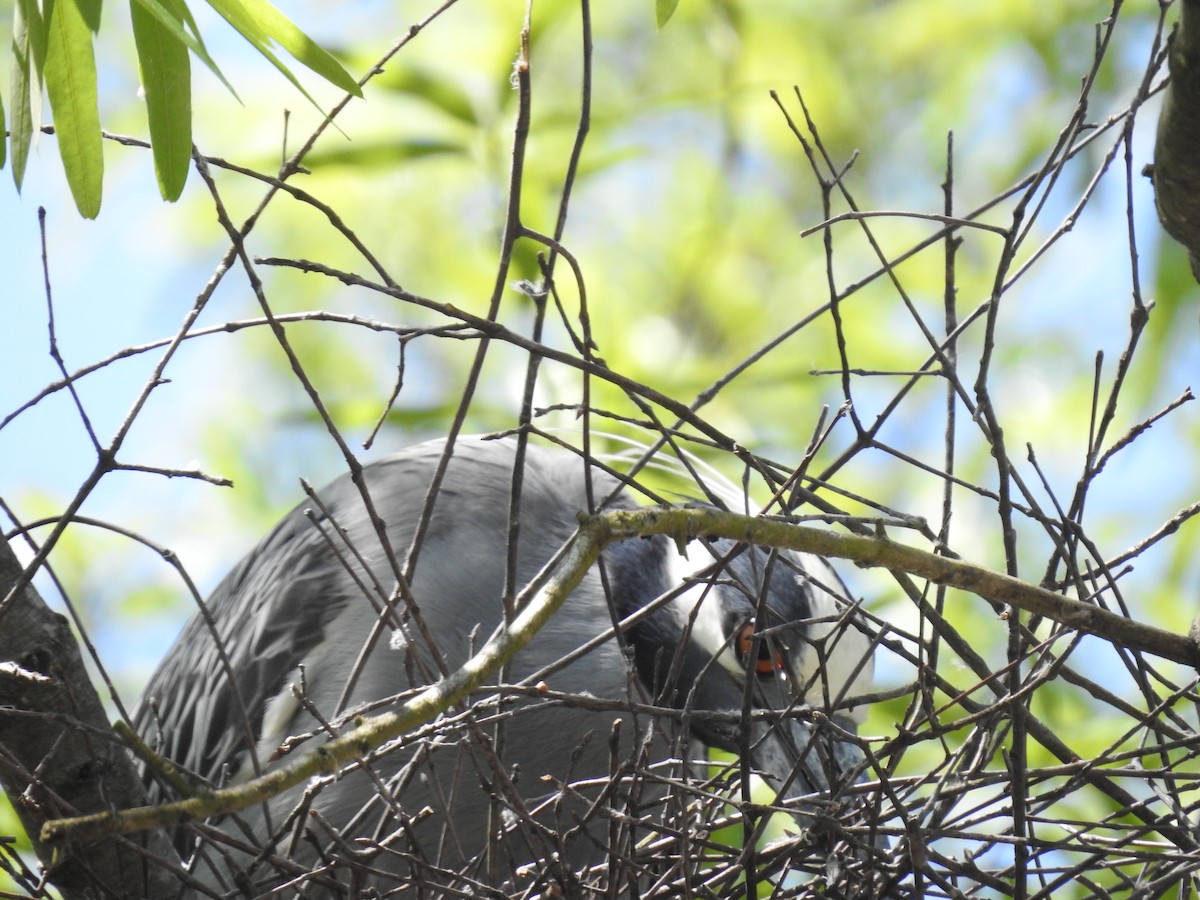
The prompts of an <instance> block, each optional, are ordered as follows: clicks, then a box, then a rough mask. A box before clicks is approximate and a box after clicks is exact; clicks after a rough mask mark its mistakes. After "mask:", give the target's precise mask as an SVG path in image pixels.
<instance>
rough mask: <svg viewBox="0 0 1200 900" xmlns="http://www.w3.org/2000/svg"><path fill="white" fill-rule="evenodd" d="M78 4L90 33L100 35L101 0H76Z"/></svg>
mask: <svg viewBox="0 0 1200 900" xmlns="http://www.w3.org/2000/svg"><path fill="white" fill-rule="evenodd" d="M76 2H77V3H78V4H79V15H80V16H82V17H83V21H84V23H85V24H86V25H87V27H88V31H90V32H91V33H92V34H99V32H100V7H101V0H76Z"/></svg>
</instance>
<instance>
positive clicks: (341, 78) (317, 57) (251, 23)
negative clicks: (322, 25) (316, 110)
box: [208, 0, 362, 100]
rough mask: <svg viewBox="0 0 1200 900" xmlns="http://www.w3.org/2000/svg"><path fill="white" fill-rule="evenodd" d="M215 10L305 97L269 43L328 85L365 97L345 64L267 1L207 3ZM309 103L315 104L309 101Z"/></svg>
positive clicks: (227, 0)
mask: <svg viewBox="0 0 1200 900" xmlns="http://www.w3.org/2000/svg"><path fill="white" fill-rule="evenodd" d="M208 5H209V6H211V7H212V8H213V9H215V10H216V11H217V12H218V13H220V14H221V16H222V17H223V18H224V19H225V20H226V21H227V22H228V23H229V24H230V25H232V26H233V27H234V28H236V29H237V30H238V31H239V32H240V33H241V35H242V37H244V38H245V39H246V40H248V41H249V42H250V43H251V44H253V45H254V47H255V49H257V50H258V52H259V53H261V54H262V55H263V56H264V57H266V58H267V59H268V60H269V61H270V62H271V64H272V65H273V66H275V68H277V69H279V71H280V72H281V73H283V75H284V76H285V77H286V78H287V79H288V81H290V82H291V83H292V84H293V85H295V86H296V87H297V88H298V89H299V90H300V91H301V92H302V93H303V94H304V96H306V97H308V92H307V91H305V90H304V88H302V87H301V86H300V83H299V82H298V81H296V78H295V76H293V75H292V73H291V72H290V71H289V70H288V68H287V67H286V66H284V65H283V63H281V62H280V61H279V60H278V59H276V57H275V55H274V54H273V53H272V52H271V49H270V47H269V45H268V42H269V41H274V42H275V43H277V44H278V45H279V46H281V47H282V48H283V49H284V50H286V51H287V52H288V53H290V54H291V55H292V56H293V57H294V58H295V59H296V61H297V62H300V63H302V64H303V65H304V66H306V67H308V68H309V69H311V70H312V71H313V72H316V73H317V74H318V75H320V76H321V77H322V78H324V79H325V80H326V81H328V82H330V83H331V84H334V85H336V86H337V87H339V88H341V89H342V90H344V91H347V92H348V93H351V94H353V95H354V96H355V97H361V96H362V89H361V88H360V87H359V86H358V83H357V82H356V81H355V80H354V79H353V78H351V77H350V73H349V72H347V71H346V70H345V69H344V68H343V67H342V64H341V63H339V62H338V61H337V60H336V59H334V58H333V57H332V56H330V55H329V54H328V53H327V52H326V51H325V50H323V49H321V47H319V46H317V44H316V43H315V42H314V41H313V40H312V38H310V37H309V36H308V35H306V34H305V33H304V32H303V31H301V30H300V29H299V28H297V27H296V26H295V24H294V23H293V22H292V21H291V20H290V19H289V18H288V17H287V16H285V15H284V14H283V13H281V12H280V11H279V10H277V9H276V8H275V7H274V6H272V5H271V4H270V3H269V2H267V0H208ZM309 100H312V98H311V97H309Z"/></svg>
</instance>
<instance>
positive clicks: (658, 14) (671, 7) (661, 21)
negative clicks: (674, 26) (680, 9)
mask: <svg viewBox="0 0 1200 900" xmlns="http://www.w3.org/2000/svg"><path fill="white" fill-rule="evenodd" d="M678 5H679V0H654V18H655V20H656V21H657V22H658V27H659V28H662V27H663V26H664V25H666V24H667V23H668V22H669V21H671V16H673V15H675V7H677V6H678Z"/></svg>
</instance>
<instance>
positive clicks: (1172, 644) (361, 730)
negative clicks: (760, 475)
mask: <svg viewBox="0 0 1200 900" xmlns="http://www.w3.org/2000/svg"><path fill="white" fill-rule="evenodd" d="M582 521H583V524H582V525H581V527H580V529H579V531H578V532H577V533H576V535H575V536H574V537H573V538H572V540H571V541H570V542H568V544H567V545H566V547H564V548H563V550H562V551H560V553H559V554H558V556H556V557H555V558H554V559H553V560H551V561H550V562H549V563H548V564H547V565H546V567H545V568H544V569H543V570H542V572H541V573H540V574H539V575H538V577H537V578H536V579H535V580H534V582H533V583H532V584H530V585H529V586H528V587H526V588H525V590H524V591H522V592H521V595H520V597H519V598H518V603H520V605H521V612H520V613H519V614H518V615H517V617H516V618H515V619H514V620H513V621H512V623H511V625H509V626H501V627H500V628H499V629H498V630H497V631H496V633H495V634H493V635H492V637H491V638H490V639H489V640H488V642H487V643H486V644H485V645H484V646H483V648H482V649H481V650H480V651H479V653H477V654H476V655H475V656H473V657H472V658H471V659H470V660H468V661H467V662H466V663H465V664H464V665H463V667H462V668H461V669H459V670H458V671H457V672H454V673H453V674H451V675H450V676H448V677H447V678H444V679H442V680H441V681H439V682H437V683H436V684H434V685H432V686H431V687H429V688H427V689H426V690H425V691H423V692H422V693H420V694H419V695H417V696H416V697H414V698H413V699H412V700H409V701H408V702H407V703H405V704H404V705H403V706H402V707H400V708H399V709H398V710H396V711H394V712H388V713H384V714H382V715H378V716H373V717H371V718H369V719H366V720H364V721H363V722H362V724H360V725H359V726H358V727H356V728H355V729H354V730H352V731H350V732H347V733H346V734H344V735H342V736H341V737H339V738H337V739H335V740H332V741H330V742H328V743H326V744H324V745H322V746H321V747H319V748H318V749H317V750H315V751H313V752H312V753H309V754H306V755H304V756H302V757H300V758H298V759H296V760H295V761H293V762H291V763H288V764H286V765H283V766H280V767H279V768H278V769H274V770H272V771H270V772H267V773H266V774H264V775H262V776H261V777H259V778H255V779H253V780H252V781H249V782H247V783H245V784H242V785H238V786H236V787H230V788H224V789H221V790H217V791H212V792H208V793H206V794H203V795H200V796H196V797H191V798H189V799H186V800H181V801H179V802H176V803H170V804H165V805H163V806H157V807H141V808H137V809H124V810H121V811H118V812H101V813H96V814H93V815H89V816H83V817H77V818H72V819H61V820H59V821H53V822H46V823H45V825H44V827H43V830H42V840H43V841H45V842H47V843H53V842H57V841H65V840H70V841H81V840H92V839H95V838H97V837H99V836H101V835H104V834H112V833H120V834H129V833H133V832H137V831H141V830H143V829H147V828H156V827H161V826H163V825H167V824H172V823H178V822H182V821H190V820H196V819H205V818H208V817H210V816H214V815H220V814H225V813H231V812H236V811H238V810H240V809H245V808H246V807H248V806H250V805H252V804H254V803H259V802H262V801H263V800H266V799H268V798H270V797H273V796H277V795H278V794H280V793H281V792H283V791H285V790H287V789H288V788H290V787H293V786H295V785H297V784H300V783H301V782H303V781H305V780H307V779H309V778H312V777H313V776H316V775H320V774H329V773H333V772H336V771H338V770H339V769H341V768H342V767H344V766H347V765H352V764H354V763H355V762H357V761H359V760H361V759H363V758H365V757H366V756H367V755H369V754H370V753H371V752H372V751H373V750H375V749H377V748H378V747H380V746H382V745H383V744H384V743H386V742H387V741H390V740H394V739H395V738H397V737H400V736H401V735H403V734H406V733H409V732H411V731H413V730H414V729H416V728H417V727H419V726H420V725H422V724H424V723H426V722H428V721H430V720H431V719H433V718H434V717H435V716H437V715H439V714H440V713H442V712H444V711H445V710H447V709H449V708H450V707H452V706H454V705H456V704H458V703H460V702H462V701H463V700H465V699H466V698H467V696H468V695H469V694H470V693H472V692H473V691H475V690H476V689H477V688H478V687H479V686H480V685H482V684H483V683H484V682H485V681H486V680H487V679H488V678H490V677H491V676H492V675H493V674H495V673H496V672H498V671H499V670H500V668H501V667H502V666H504V665H505V664H507V663H508V662H509V661H510V660H511V659H512V658H513V656H515V655H516V654H517V653H518V652H519V651H520V650H521V649H522V648H523V647H525V646H526V645H527V644H528V643H529V642H530V640H531V639H532V638H533V636H534V635H535V634H536V633H537V631H538V630H539V629H540V628H541V627H542V626H543V625H544V624H545V623H546V622H547V621H549V619H550V617H551V616H553V615H554V613H555V612H556V611H557V610H558V609H559V607H560V606H561V605H562V604H563V602H564V601H565V600H566V598H567V597H568V596H569V595H570V593H571V592H572V591H573V590H574V589H575V588H576V586H578V584H579V582H580V581H581V580H582V579H583V576H584V575H585V574H586V573H587V571H588V569H589V568H590V567H591V566H592V564H593V563H595V561H596V560H597V558H598V557H599V555H600V552H601V550H602V548H603V547H605V546H606V545H607V544H609V543H612V542H615V541H621V540H630V539H636V538H639V537H646V536H649V535H655V534H665V535H672V536H675V537H676V538H678V539H680V540H683V539H691V538H695V537H700V536H704V537H724V538H730V539H734V540H744V541H747V542H749V543H754V544H758V545H762V546H772V547H783V548H789V549H793V550H800V551H804V552H808V553H814V554H817V555H820V556H827V557H834V558H840V559H849V560H853V561H854V562H855V563H857V564H859V565H862V566H882V567H884V568H887V569H891V570H893V571H896V572H906V573H908V574H910V575H916V576H919V577H922V578H928V579H929V580H931V581H934V582H936V583H938V584H944V585H949V586H952V587H957V588H961V589H962V590H965V591H969V592H971V593H974V594H977V595H978V596H980V597H983V598H985V599H987V600H992V601H995V602H999V603H1005V604H1009V605H1012V606H1015V607H1018V608H1020V609H1023V610H1026V611H1028V612H1032V613H1036V614H1038V615H1041V616H1044V617H1046V618H1048V619H1053V620H1054V621H1056V622H1060V623H1062V624H1063V625H1066V626H1068V627H1070V628H1075V629H1077V630H1079V631H1082V632H1086V633H1088V634H1093V635H1096V636H1097V637H1100V638H1104V639H1105V640H1109V641H1112V642H1113V643H1114V644H1118V645H1120V646H1122V647H1127V648H1130V649H1134V650H1141V651H1145V652H1147V653H1152V654H1154V655H1156V656H1161V657H1164V658H1166V659H1171V660H1174V661H1176V662H1180V663H1184V664H1186V665H1189V666H1197V667H1200V650H1198V649H1197V643H1196V642H1195V641H1193V640H1192V639H1191V638H1189V637H1185V636H1182V635H1177V634H1173V633H1171V632H1168V631H1164V630H1162V629H1158V628H1153V627H1151V626H1149V625H1144V624H1141V623H1138V622H1134V621H1132V620H1130V619H1126V618H1123V617H1121V616H1118V615H1115V614H1114V613H1111V612H1108V611H1107V610H1104V609H1101V608H1099V607H1097V606H1092V605H1090V604H1087V603H1082V602H1080V601H1078V600H1072V599H1070V598H1068V597H1064V596H1062V595H1060V594H1055V593H1053V592H1052V591H1048V590H1045V589H1044V588H1041V587H1038V586H1036V585H1032V584H1028V583H1026V582H1023V581H1021V580H1019V579H1016V578H1011V577H1009V576H1007V575H1003V574H1000V573H998V572H992V571H990V570H988V569H984V568H981V567H980V566H976V565H972V564H970V563H965V562H960V561H956V560H952V559H947V558H945V557H943V556H937V555H935V554H932V553H926V552H924V551H922V550H917V549H915V548H913V547H908V546H905V545H903V544H897V543H894V542H892V541H887V540H883V539H880V538H866V537H860V536H857V535H845V534H837V533H834V532H832V531H827V530H824V529H820V528H813V527H809V526H800V525H789V524H787V523H783V522H777V521H773V520H770V519H761V518H754V517H750V516H743V515H738V514H735V513H728V512H723V511H720V510H715V509H696V508H686V509H685V508H647V509H641V510H636V511H618V512H610V513H605V514H602V515H598V516H591V517H585V518H584V519H583V520H582Z"/></svg>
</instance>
